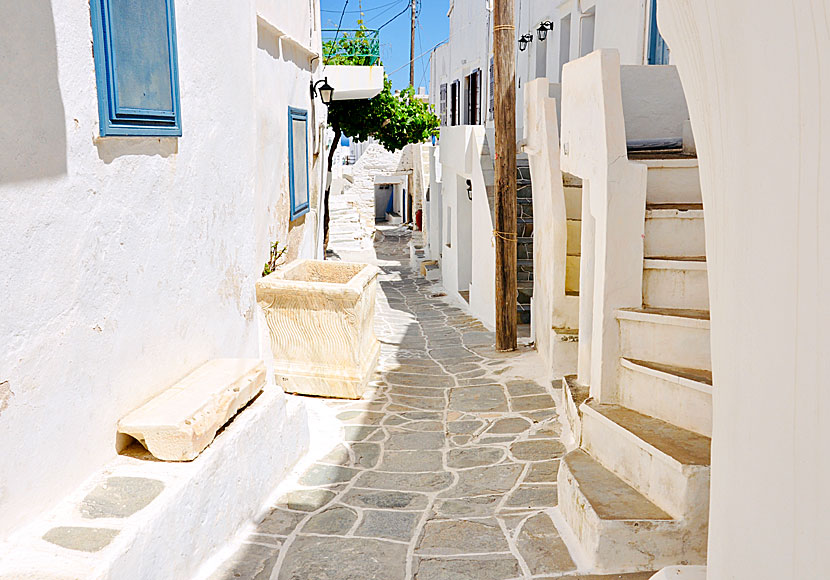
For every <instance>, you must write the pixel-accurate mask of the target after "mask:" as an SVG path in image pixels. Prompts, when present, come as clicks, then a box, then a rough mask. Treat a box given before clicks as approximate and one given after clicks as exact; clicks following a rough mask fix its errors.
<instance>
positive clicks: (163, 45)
mask: <svg viewBox="0 0 830 580" xmlns="http://www.w3.org/2000/svg"><path fill="white" fill-rule="evenodd" d="M173 1H174V0H91V1H90V10H91V16H92V35H93V46H94V53H95V76H96V79H97V83H98V112H99V115H100V119H101V136H102V137H106V136H109V135H122V136H124V135H126V136H142V135H143V136H176V137H178V136H181V134H182V125H181V113H180V105H179V72H178V57H177V53H176V18H175V13H174V9H173Z"/></svg>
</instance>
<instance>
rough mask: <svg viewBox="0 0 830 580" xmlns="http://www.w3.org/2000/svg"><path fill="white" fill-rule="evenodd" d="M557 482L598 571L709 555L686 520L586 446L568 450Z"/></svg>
mask: <svg viewBox="0 0 830 580" xmlns="http://www.w3.org/2000/svg"><path fill="white" fill-rule="evenodd" d="M557 482H558V486H557V487H558V494H559V510H560V512H561V514H562V516H563V518H564V520H565V521H566V522H567V523H568V525H569V526H570V527H571V530H572V531H573V532H574V534H575V535H576V537H577V539H578V541H579V543H580V546H581V548H582V550H583V552H584V553H585V554H586V555H587V556H588V558H589V560H590V565H591V567H592V568H593V569H594V570H595V571H596V572H598V573H612V572H614V573H622V572H638V571H644V570H654V569H657V568H662V567H664V566H670V565H672V564H677V563H689V564H700V563H704V562H705V561H706V554H705V552H703V553H701V550H700V549H698V547H697V546H696V544H695V542H696V541H697V540H696V539H695V538H692V537H691V536H690V534H689V530H688V528H686V526H685V525H684V523H683V522H682V521H680V520H677V519H674V518H672V517H671V516H670V515H669V514H668V513H666V512H665V511H664V510H662V509H660V508H659V507H658V506H656V505H655V504H654V503H653V502H651V501H649V500H648V498H646V497H645V496H643V495H642V494H641V493H639V492H638V491H637V490H635V489H634V488H633V487H631V486H630V485H628V484H627V483H625V482H624V481H623V480H622V479H620V478H619V477H617V476H616V475H614V474H613V473H612V472H611V471H609V470H608V469H606V468H605V467H603V466H602V465H601V464H600V463H598V462H597V461H596V460H594V459H593V458H592V457H591V456H590V455H588V454H587V453H586V452H585V451H584V450H582V449H576V450H574V451H571V452H570V453H568V454H567V455H565V457H564V458H563V459H562V461H561V462H560V464H559V476H558V478H557ZM704 548H705V546H704Z"/></svg>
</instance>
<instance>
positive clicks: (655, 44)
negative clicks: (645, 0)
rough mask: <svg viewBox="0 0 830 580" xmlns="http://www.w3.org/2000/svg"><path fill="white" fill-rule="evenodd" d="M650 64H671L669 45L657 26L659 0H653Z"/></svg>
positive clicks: (649, 48)
mask: <svg viewBox="0 0 830 580" xmlns="http://www.w3.org/2000/svg"><path fill="white" fill-rule="evenodd" d="M648 64H669V47H668V45H667V44H666V41H665V40H663V36H662V35H661V34H660V30H659V29H658V28H657V0H651V24H650V26H649V38H648Z"/></svg>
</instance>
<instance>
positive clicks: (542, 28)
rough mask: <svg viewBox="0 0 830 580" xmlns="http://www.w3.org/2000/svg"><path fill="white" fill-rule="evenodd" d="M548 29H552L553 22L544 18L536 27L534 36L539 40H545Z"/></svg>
mask: <svg viewBox="0 0 830 580" xmlns="http://www.w3.org/2000/svg"><path fill="white" fill-rule="evenodd" d="M548 30H553V22H551V21H550V20H545V21H544V22H542V23H541V24H539V28H537V29H536V37H537V38H538V39H539V42H544V41H545V39H546V38H547V37H548Z"/></svg>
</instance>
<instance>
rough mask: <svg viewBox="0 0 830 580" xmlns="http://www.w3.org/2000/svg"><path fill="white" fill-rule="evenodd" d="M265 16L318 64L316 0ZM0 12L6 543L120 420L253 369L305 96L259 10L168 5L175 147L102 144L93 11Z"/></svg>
mask: <svg viewBox="0 0 830 580" xmlns="http://www.w3.org/2000/svg"><path fill="white" fill-rule="evenodd" d="M260 4H261V5H262V6H264V7H265V8H268V7H270V8H271V9H272V14H274V15H276V16H277V17H279V18H283V17H284V16H285V15H287V16H288V17H289V19H290V22H286V23H285V28H286V29H290V30H291V31H292V32H291V34H292V36H294V38H297V39H300V40H302V41H307V42H308V43H309V45H310V46H313V45H314V44H316V45H317V46H318V48H319V37H318V36H317V35H316V34H315V33H313V30H314V29H316V28H318V27H317V26H316V25H315V26H312V23H316V22H317V16H310V14H311V15H314V14H316V12H317V10H318V6H317V3H316V0H313V1H312V0H309V1H306V0H303V1H302V2H300V3H299V4H298V5H296V6H295V9H293V10H292V11H284V10H282V9H280V8H279V4H280V2H278V1H277V0H271V1H270V2H260ZM7 8H8V9H7V10H4V11H3V21H2V22H0V54H2V57H0V78H2V79H3V81H2V82H0V121H2V122H0V149H2V151H3V157H2V159H0V253H2V255H3V260H2V261H1V262H0V304H2V308H1V309H0V343H2V344H3V345H4V348H3V349H2V350H1V351H0V513H2V514H3V516H2V517H1V518H0V538H3V537H5V536H6V535H7V534H8V533H9V532H10V531H12V530H14V529H15V528H17V527H18V526H20V525H21V524H22V523H24V522H25V521H27V520H28V519H30V518H32V517H33V516H35V515H36V514H37V513H38V512H40V511H41V510H46V509H48V508H49V507H50V506H51V505H53V504H54V502H55V501H57V500H58V499H59V498H60V497H61V496H63V495H64V494H65V493H66V492H67V491H68V490H70V489H72V488H74V487H75V486H76V485H77V484H78V483H80V482H81V481H82V480H83V479H84V478H85V477H87V476H88V475H89V474H90V473H91V472H92V471H94V470H95V469H96V468H98V467H100V466H101V465H102V464H103V463H105V462H106V461H107V460H109V459H111V458H112V457H113V456H114V454H115V453H116V446H117V442H116V436H115V433H116V427H115V426H116V421H117V420H118V419H119V418H120V417H122V416H123V415H124V414H125V413H127V412H128V411H130V410H131V409H133V408H135V407H137V406H138V405H140V404H142V403H143V402H145V401H146V400H147V399H148V398H150V397H152V396H153V395H155V394H156V393H158V392H160V391H161V390H163V389H165V388H166V387H168V386H169V385H170V384H171V383H172V382H174V381H176V380H177V379H179V378H181V377H182V376H183V375H185V374H187V373H188V372H189V371H191V370H192V369H193V368H194V367H196V366H198V365H199V364H201V363H202V362H204V361H205V360H206V359H208V358H211V357H220V356H229V357H241V356H254V357H255V356H259V346H258V329H257V324H256V316H255V312H256V311H255V308H256V303H255V296H254V283H255V282H256V280H257V279H258V278H259V276H260V274H261V271H262V267H263V263H264V262H265V260H266V259H267V255H268V245H269V243H270V242H271V241H273V239H274V238H275V233H276V234H277V235H276V237H280V236H282V235H283V234H282V233H280V232H282V231H284V230H285V229H287V225H286V224H285V219H286V218H285V214H284V208H285V202H284V199H285V195H287V193H286V189H285V187H284V184H285V183H286V180H285V167H286V159H285V155H286V153H285V142H286V141H287V135H286V134H285V133H284V130H285V124H286V123H287V111H286V109H285V107H286V105H287V104H293V105H295V106H303V107H305V108H308V107H309V102H308V82H309V80H310V77H311V75H310V73H309V72H308V69H307V67H308V66H309V65H308V59H307V58H306V57H304V56H300V57H298V56H297V55H296V54H292V53H291V52H290V51H287V50H282V49H280V48H277V47H276V44H275V42H273V39H272V40H270V41H269V40H268V39H266V38H264V35H259V34H258V27H257V18H256V7H255V5H254V0H241V1H239V2H235V3H233V4H228V3H227V2H220V1H218V0H204V1H202V2H198V3H194V2H189V1H182V0H180V1H178V2H177V3H176V12H177V33H178V49H179V73H180V80H181V104H182V124H183V127H184V136H183V137H181V138H178V139H175V138H163V139H158V138H106V139H100V138H98V134H99V130H98V108H97V92H96V85H95V71H94V66H93V59H92V48H91V43H92V32H91V28H90V15H89V5H88V2H87V1H86V0H65V1H62V2H49V1H48V0H35V1H33V2H27V3H22V4H17V5H13V3H7ZM258 44H261V46H258ZM269 46H270V48H269ZM315 65H316V63H315ZM304 68H305V70H303V69H304ZM255 71H256V74H255ZM260 74H261V76H259V78H258V75H260ZM257 92H259V94H258V96H257ZM271 97H273V100H269V99H270V98H271ZM269 108H271V109H272V110H271V111H269ZM317 120H318V121H319V120H322V119H321V118H320V117H319V116H318V117H317ZM10 153H11V155H10ZM313 180H314V177H312V183H314V181H313ZM317 185H318V186H319V183H318V184H317ZM312 195H314V194H312ZM318 197H319V196H318ZM306 225H308V221H307V222H306ZM314 237H315V236H313V235H312V236H300V235H297V236H294V237H292V238H291V239H292V242H296V243H300V242H299V239H302V240H303V241H302V242H301V244H305V246H304V247H296V246H295V247H296V252H297V253H298V254H300V253H303V252H307V251H311V247H310V246H309V244H311V245H313V244H314V239H313V238H314Z"/></svg>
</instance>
